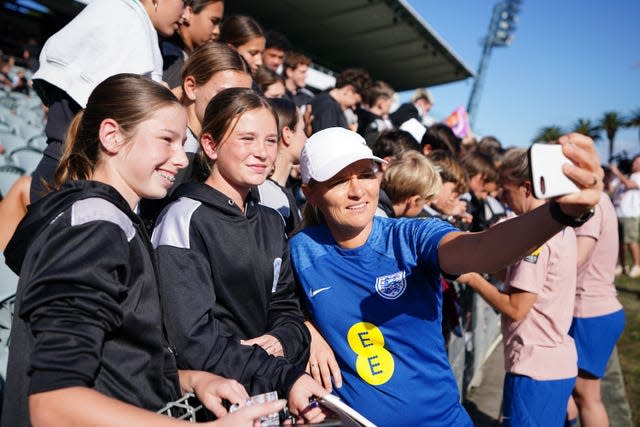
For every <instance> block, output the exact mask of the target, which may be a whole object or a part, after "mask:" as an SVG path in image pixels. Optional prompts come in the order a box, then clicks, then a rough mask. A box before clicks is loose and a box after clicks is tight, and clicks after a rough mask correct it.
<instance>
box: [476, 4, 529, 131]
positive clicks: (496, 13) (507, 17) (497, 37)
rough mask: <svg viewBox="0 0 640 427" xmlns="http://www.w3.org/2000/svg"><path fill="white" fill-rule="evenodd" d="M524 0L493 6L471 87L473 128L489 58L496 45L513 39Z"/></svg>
mask: <svg viewBox="0 0 640 427" xmlns="http://www.w3.org/2000/svg"><path fill="white" fill-rule="evenodd" d="M521 2H522V0H503V1H499V2H498V3H496V4H495V6H494V7H493V14H492V15H491V22H490V23H489V31H488V33H487V35H486V37H485V38H484V45H483V48H482V57H481V58H480V65H479V66H478V72H477V74H476V80H475V81H474V82H473V87H472V88H471V95H470V96H469V102H468V103H467V113H468V114H469V125H470V126H471V128H472V129H473V124H474V121H475V116H476V114H477V110H478V103H479V102H480V94H481V93H482V87H483V86H484V78H485V75H486V72H487V68H488V66H489V58H490V57H491V51H492V49H493V48H494V47H506V46H509V45H510V44H511V42H512V41H513V32H514V31H515V29H516V26H515V23H516V21H517V20H518V12H519V11H520V3H521Z"/></svg>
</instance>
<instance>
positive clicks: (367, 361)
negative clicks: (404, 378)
mask: <svg viewBox="0 0 640 427" xmlns="http://www.w3.org/2000/svg"><path fill="white" fill-rule="evenodd" d="M347 341H348V342H349V347H351V350H353V352H354V353H356V354H357V355H358V358H357V359H356V370H357V371H358V375H360V378H362V379H363V380H365V381H366V382H367V383H369V384H371V385H381V384H384V383H386V382H387V381H389V379H390V378H391V376H392V375H393V370H394V366H395V364H394V361H393V356H392V355H391V353H389V351H387V349H385V348H384V336H383V335H382V332H380V329H378V327H377V326H375V325H374V324H372V323H368V322H359V323H356V324H355V325H353V326H352V327H351V328H350V329H349V332H348V333H347Z"/></svg>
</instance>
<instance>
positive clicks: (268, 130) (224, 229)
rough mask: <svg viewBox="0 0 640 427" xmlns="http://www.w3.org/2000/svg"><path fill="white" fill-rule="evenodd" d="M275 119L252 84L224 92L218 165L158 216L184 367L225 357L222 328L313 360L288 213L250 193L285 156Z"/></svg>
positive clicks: (215, 129) (157, 244)
mask: <svg viewBox="0 0 640 427" xmlns="http://www.w3.org/2000/svg"><path fill="white" fill-rule="evenodd" d="M238 111H241V112H240V113H238ZM274 117H275V116H274V113H273V111H272V110H271V107H270V106H269V105H268V104H267V103H266V101H265V100H264V99H262V98H261V97H259V96H258V95H256V94H255V93H254V92H253V91H251V90H249V89H239V88H235V89H227V90H225V91H222V92H220V93H219V94H218V95H216V96H215V97H214V98H213V100H212V101H211V102H210V104H209V105H208V107H207V110H206V112H205V117H204V120H203V130H202V137H201V145H202V147H203V152H202V154H201V155H202V156H203V157H204V156H208V157H207V159H209V160H208V161H209V162H210V164H209V166H208V167H210V168H211V172H208V173H205V174H204V176H203V178H205V182H193V183H188V184H184V185H183V186H181V187H179V188H178V189H177V190H176V191H175V192H174V194H173V200H174V201H173V202H172V203H170V204H169V205H168V206H167V208H166V209H165V210H164V211H163V212H162V214H161V215H160V217H159V218H158V221H157V224H156V228H155V230H154V232H153V236H152V242H153V245H154V248H155V250H156V254H157V256H158V265H159V268H160V286H161V289H162V294H163V295H164V296H166V297H167V298H166V299H165V300H164V301H165V302H166V304H164V305H163V310H164V314H165V316H166V319H167V323H168V324H169V323H170V324H171V326H170V327H169V331H168V332H169V336H170V337H171V339H172V342H174V343H175V345H176V347H177V349H178V364H179V366H180V367H185V368H187V367H188V368H191V369H208V368H207V367H208V365H209V364H210V363H212V361H215V354H212V353H211V348H210V347H211V345H210V343H211V340H212V337H215V336H218V335H223V336H233V337H236V339H238V340H243V341H242V342H244V343H245V344H247V345H250V344H257V345H258V346H259V347H262V348H263V349H264V350H265V351H266V352H267V353H269V354H271V355H273V356H284V358H286V359H287V360H289V361H290V362H292V363H294V364H296V365H297V366H299V367H300V368H304V366H305V365H306V363H307V359H308V347H309V342H310V336H309V332H308V330H307V328H306V326H305V325H304V319H303V316H302V313H301V311H300V307H299V303H298V299H297V297H296V294H295V282H294V278H293V272H292V269H291V262H290V259H289V249H288V244H287V241H286V237H285V232H284V223H283V220H282V218H281V217H280V215H279V214H278V213H277V212H276V211H275V210H273V209H271V208H268V207H266V206H262V205H260V204H258V203H257V201H256V200H254V199H253V198H252V196H251V194H250V188H251V187H252V186H255V185H258V184H260V183H262V182H264V180H265V179H266V176H267V174H268V172H269V171H270V170H271V167H272V165H273V162H274V160H275V154H276V153H277V141H278V135H277V132H278V130H277V125H276V119H275V118H274ZM203 157H201V158H200V159H201V160H203ZM212 158H215V161H212V160H211V159H212ZM206 163H207V160H206V159H204V162H203V163H202V164H201V165H200V166H204V167H207V165H206ZM196 169H198V168H196ZM257 391H259V390H256V392H257Z"/></svg>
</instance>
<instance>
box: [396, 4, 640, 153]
mask: <svg viewBox="0 0 640 427" xmlns="http://www.w3.org/2000/svg"><path fill="white" fill-rule="evenodd" d="M409 3H410V4H411V6H412V7H413V8H414V9H415V10H416V11H417V12H418V13H419V14H420V15H421V16H422V17H423V18H424V19H425V20H426V21H427V23H428V24H429V26H431V28H432V29H433V30H434V31H435V32H436V33H438V34H439V35H440V37H441V38H442V39H444V40H445V42H446V43H447V44H448V45H449V47H450V48H451V49H453V51H454V52H456V53H457V55H458V56H459V57H461V58H462V60H463V61H464V62H465V64H466V65H467V66H468V67H469V68H470V69H471V70H473V71H474V72H475V71H476V70H477V67H478V64H479V62H480V57H481V54H482V42H481V41H482V38H483V37H484V35H485V34H486V32H487V29H488V27H489V21H490V18H491V13H492V8H493V5H494V4H495V1H494V0H458V1H455V2H453V1H443V0H409ZM472 85H473V79H467V80H465V81H463V82H459V83H450V84H447V85H440V86H435V87H432V88H430V89H431V92H432V93H433V95H434V98H435V106H434V108H433V109H432V112H431V114H432V115H433V116H434V117H435V118H436V119H438V120H443V119H444V118H446V116H448V115H449V114H450V113H451V112H452V111H453V110H454V109H455V108H456V106H458V105H461V104H462V105H465V106H466V105H467V100H468V98H469V94H470V93H471V88H472ZM401 99H403V100H404V99H406V94H402V95H401ZM636 109H640V1H639V0H523V2H522V6H521V11H520V14H519V20H518V23H517V29H516V31H515V38H514V41H513V43H512V44H511V46H509V47H506V48H495V49H494V50H493V53H492V56H491V60H490V64H489V68H488V70H487V75H486V78H485V85H484V89H483V92H482V97H481V99H480V104H479V106H478V111H477V116H476V121H475V129H474V132H475V133H476V134H477V135H479V136H483V135H489V134H493V135H496V136H497V137H498V138H499V139H500V140H501V141H502V142H503V145H505V146H528V145H529V144H530V143H531V140H532V139H533V137H534V136H535V134H536V133H537V132H538V130H539V129H540V128H541V127H543V126H550V125H559V126H562V127H563V128H570V127H571V126H573V124H574V123H575V122H576V121H577V119H578V118H587V119H591V120H592V121H596V120H598V119H599V118H600V117H601V116H602V115H603V113H604V112H605V111H610V110H613V111H618V112H620V113H623V114H630V113H631V112H632V111H633V110H636ZM638 135H639V130H638V128H631V129H624V130H621V131H619V132H618V135H617V136H616V152H618V151H620V150H623V149H624V150H626V151H627V152H628V153H630V154H631V155H633V154H636V153H638V152H640V140H639V136H638ZM598 145H599V151H600V152H601V156H603V158H605V157H604V155H605V154H606V153H607V148H606V147H608V143H607V141H606V137H605V136H604V135H603V139H602V140H601V141H600V142H599V144H598Z"/></svg>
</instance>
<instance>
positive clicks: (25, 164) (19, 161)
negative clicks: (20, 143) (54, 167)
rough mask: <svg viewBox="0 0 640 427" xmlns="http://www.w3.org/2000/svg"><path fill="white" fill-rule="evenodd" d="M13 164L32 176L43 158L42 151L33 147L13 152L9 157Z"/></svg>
mask: <svg viewBox="0 0 640 427" xmlns="http://www.w3.org/2000/svg"><path fill="white" fill-rule="evenodd" d="M9 158H10V159H11V164H13V165H15V166H19V167H21V168H22V169H23V170H24V172H25V173H26V174H28V175H31V173H33V171H34V170H36V166H38V163H40V159H41V158H42V151H41V150H39V149H37V148H32V147H21V148H17V149H15V150H13V151H12V152H11V154H10V155H9Z"/></svg>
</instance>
